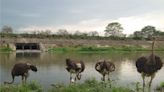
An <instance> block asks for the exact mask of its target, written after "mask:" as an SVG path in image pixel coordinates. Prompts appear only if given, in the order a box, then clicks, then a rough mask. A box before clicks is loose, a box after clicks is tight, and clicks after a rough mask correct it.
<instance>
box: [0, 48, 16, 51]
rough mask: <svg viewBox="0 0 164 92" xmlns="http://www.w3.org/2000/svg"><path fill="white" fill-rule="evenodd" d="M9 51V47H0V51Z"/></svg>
mask: <svg viewBox="0 0 164 92" xmlns="http://www.w3.org/2000/svg"><path fill="white" fill-rule="evenodd" d="M10 51H13V50H12V49H11V48H9V47H0V52H10Z"/></svg>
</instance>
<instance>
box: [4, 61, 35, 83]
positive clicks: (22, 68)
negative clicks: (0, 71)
mask: <svg viewBox="0 0 164 92" xmlns="http://www.w3.org/2000/svg"><path fill="white" fill-rule="evenodd" d="M29 70H32V71H34V72H37V67H36V66H34V65H32V64H29V63H17V64H15V65H14V67H13V69H12V71H11V76H12V81H11V82H4V84H12V83H13V82H14V78H15V76H21V77H22V83H23V81H24V79H25V83H26V80H27V77H28V76H29V73H28V71H29Z"/></svg>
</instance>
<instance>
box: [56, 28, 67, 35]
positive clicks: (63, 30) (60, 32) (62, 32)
mask: <svg viewBox="0 0 164 92" xmlns="http://www.w3.org/2000/svg"><path fill="white" fill-rule="evenodd" d="M57 35H62V36H66V35H69V33H68V31H67V30H66V29H59V30H58V31H57Z"/></svg>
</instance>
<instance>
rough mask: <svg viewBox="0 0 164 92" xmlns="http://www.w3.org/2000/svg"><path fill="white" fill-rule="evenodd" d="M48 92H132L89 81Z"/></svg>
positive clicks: (92, 80) (123, 88) (108, 84)
mask: <svg viewBox="0 0 164 92" xmlns="http://www.w3.org/2000/svg"><path fill="white" fill-rule="evenodd" d="M49 92H132V90H131V89H129V88H126V87H111V86H110V83H103V82H98V81H96V80H95V79H89V80H86V81H85V82H84V83H81V84H72V85H69V86H61V87H59V88H52V89H51V90H49Z"/></svg>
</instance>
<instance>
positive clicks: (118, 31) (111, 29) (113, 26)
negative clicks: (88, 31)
mask: <svg viewBox="0 0 164 92" xmlns="http://www.w3.org/2000/svg"><path fill="white" fill-rule="evenodd" d="M122 30H123V27H122V26H121V24H120V23H118V22H112V23H109V24H108V25H107V26H106V30H104V31H105V35H106V36H114V37H121V36H122V35H123V33H122Z"/></svg>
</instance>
